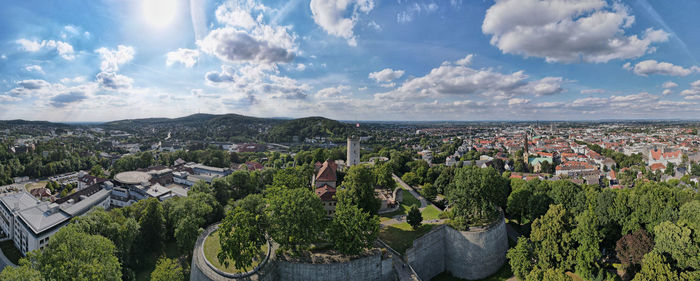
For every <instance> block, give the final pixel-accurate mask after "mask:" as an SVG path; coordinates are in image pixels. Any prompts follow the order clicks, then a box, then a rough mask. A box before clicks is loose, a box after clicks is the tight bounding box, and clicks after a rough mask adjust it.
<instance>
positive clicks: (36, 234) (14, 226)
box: [0, 185, 110, 255]
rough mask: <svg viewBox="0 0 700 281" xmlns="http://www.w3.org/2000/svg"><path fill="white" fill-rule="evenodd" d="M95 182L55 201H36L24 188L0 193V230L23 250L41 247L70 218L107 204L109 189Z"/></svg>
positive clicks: (23, 252) (28, 250)
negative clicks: (92, 185)
mask: <svg viewBox="0 0 700 281" xmlns="http://www.w3.org/2000/svg"><path fill="white" fill-rule="evenodd" d="M95 186H96V188H93V189H89V188H88V189H84V190H82V191H79V192H76V193H74V194H72V195H71V196H68V197H65V198H61V201H56V202H54V203H50V202H42V201H39V200H37V199H36V198H34V197H33V196H31V195H30V194H29V193H27V192H26V191H21V192H16V193H10V194H7V195H4V196H0V218H1V219H0V230H2V232H3V233H4V234H5V235H7V236H8V237H9V238H10V239H12V241H13V242H14V244H15V246H16V247H17V249H19V250H20V252H22V254H25V255H26V254H27V253H28V252H30V251H33V250H36V249H43V248H44V246H46V244H47V243H48V242H49V239H50V238H51V236H53V235H54V234H55V233H56V232H57V231H58V230H59V229H60V228H61V227H63V226H65V225H66V224H68V222H69V221H70V219H71V218H73V217H76V216H80V215H82V214H85V213H86V212H87V211H89V210H90V209H91V208H92V207H94V206H101V207H103V208H108V207H109V196H110V191H109V190H106V189H102V188H101V187H100V186H99V185H95Z"/></svg>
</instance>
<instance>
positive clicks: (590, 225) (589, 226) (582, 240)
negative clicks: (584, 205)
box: [572, 210, 603, 280]
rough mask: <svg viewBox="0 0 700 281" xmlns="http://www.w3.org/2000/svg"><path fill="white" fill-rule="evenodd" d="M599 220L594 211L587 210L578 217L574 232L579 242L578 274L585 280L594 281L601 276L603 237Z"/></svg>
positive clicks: (573, 234)
mask: <svg viewBox="0 0 700 281" xmlns="http://www.w3.org/2000/svg"><path fill="white" fill-rule="evenodd" d="M598 227H599V226H598V218H596V216H595V213H594V212H593V211H592V210H585V211H583V212H582V213H581V214H579V215H578V216H576V228H575V229H574V230H573V232H572V236H573V238H574V239H575V240H576V242H578V248H576V252H575V253H576V273H577V274H578V275H579V276H581V277H583V278H584V279H588V280H592V279H595V277H596V276H598V275H599V274H600V270H601V266H600V263H599V261H600V259H601V257H602V254H601V252H600V243H601V242H602V241H603V236H602V235H601V233H600V231H598Z"/></svg>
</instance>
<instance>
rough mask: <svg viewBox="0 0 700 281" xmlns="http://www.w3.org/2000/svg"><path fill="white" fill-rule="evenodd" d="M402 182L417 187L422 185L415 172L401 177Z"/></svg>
mask: <svg viewBox="0 0 700 281" xmlns="http://www.w3.org/2000/svg"><path fill="white" fill-rule="evenodd" d="M401 180H402V181H403V182H405V183H406V184H408V185H410V186H416V185H418V184H419V183H420V178H419V177H418V175H416V173H414V172H408V173H405V174H403V176H401Z"/></svg>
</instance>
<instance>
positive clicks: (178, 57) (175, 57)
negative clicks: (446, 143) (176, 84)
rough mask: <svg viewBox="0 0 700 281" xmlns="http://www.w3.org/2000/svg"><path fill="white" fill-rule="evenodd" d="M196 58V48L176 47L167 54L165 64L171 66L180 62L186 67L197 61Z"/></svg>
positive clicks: (197, 52) (197, 53)
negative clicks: (175, 49)
mask: <svg viewBox="0 0 700 281" xmlns="http://www.w3.org/2000/svg"><path fill="white" fill-rule="evenodd" d="M198 59H199V51H198V50H192V49H182V48H178V49H177V51H172V52H169V53H168V54H167V60H166V61H165V65H167V66H171V65H173V64H175V63H181V64H183V65H184V66H186V67H192V66H194V65H195V64H196V63H197V60H198Z"/></svg>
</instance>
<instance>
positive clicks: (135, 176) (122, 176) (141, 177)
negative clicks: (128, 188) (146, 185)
mask: <svg viewBox="0 0 700 281" xmlns="http://www.w3.org/2000/svg"><path fill="white" fill-rule="evenodd" d="M114 179H115V180H116V181H118V182H120V183H123V184H130V185H134V184H140V183H142V182H147V181H150V180H151V175H149V174H148V173H145V172H139V171H130V172H122V173H119V174H117V175H116V176H114Z"/></svg>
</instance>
